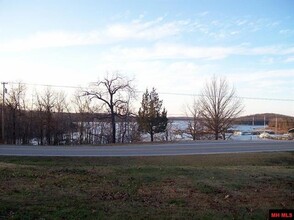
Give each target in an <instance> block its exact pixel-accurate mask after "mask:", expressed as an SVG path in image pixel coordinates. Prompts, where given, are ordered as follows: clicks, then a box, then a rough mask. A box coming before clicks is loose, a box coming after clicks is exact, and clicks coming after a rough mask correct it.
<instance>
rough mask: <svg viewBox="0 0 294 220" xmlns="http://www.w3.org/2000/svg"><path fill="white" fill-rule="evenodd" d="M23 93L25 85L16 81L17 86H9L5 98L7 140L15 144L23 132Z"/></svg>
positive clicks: (24, 93)
mask: <svg viewBox="0 0 294 220" xmlns="http://www.w3.org/2000/svg"><path fill="white" fill-rule="evenodd" d="M25 95H26V87H25V85H24V84H22V83H18V84H17V86H12V87H11V89H10V90H9V93H8V94H7V98H6V106H7V108H8V112H7V117H8V118H7V119H8V120H7V126H8V129H7V130H8V139H9V140H8V141H9V142H12V143H13V144H16V143H17V140H18V141H19V142H20V141H21V136H22V135H23V133H24V129H23V128H24V126H25V125H24V117H25Z"/></svg>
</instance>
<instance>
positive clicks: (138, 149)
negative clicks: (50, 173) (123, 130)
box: [0, 140, 294, 157]
mask: <svg viewBox="0 0 294 220" xmlns="http://www.w3.org/2000/svg"><path fill="white" fill-rule="evenodd" d="M273 151H294V141H271V140H267V141H209V142H203V141H200V142H182V143H164V144H148V143H146V144H138V145H136V144H134V145H115V146H22V145H0V155H11V156H12V155H13V156H64V157H110V156H164V155H193V154H223V153H245V152H273Z"/></svg>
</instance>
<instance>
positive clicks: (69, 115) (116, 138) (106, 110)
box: [1, 73, 243, 145]
mask: <svg viewBox="0 0 294 220" xmlns="http://www.w3.org/2000/svg"><path fill="white" fill-rule="evenodd" d="M27 91H28V89H27V87H26V85H25V84H22V83H18V84H13V85H12V86H11V87H10V89H9V91H8V92H7V93H5V91H4V90H3V92H4V93H5V94H4V95H5V99H4V105H3V104H2V108H1V111H4V118H3V119H4V120H2V118H1V125H2V123H4V131H5V132H4V136H3V137H2V135H1V142H2V143H4V142H5V143H7V144H38V145H59V144H107V143H130V142H136V141H140V136H141V134H142V133H147V134H149V136H150V141H153V140H154V135H155V134H156V133H163V132H166V131H167V129H168V122H169V120H168V114H167V113H168V112H167V110H166V109H165V108H164V107H163V100H160V98H159V95H158V93H157V92H156V89H155V88H152V89H151V90H150V91H149V90H148V89H146V91H145V92H144V93H143V95H142V100H141V106H140V108H139V110H135V109H134V107H133V106H132V103H133V102H134V100H136V99H137V96H136V94H137V93H136V90H135V87H134V85H133V81H132V80H130V79H128V78H127V77H125V76H122V75H120V74H117V73H116V74H107V75H106V76H105V77H104V78H103V79H102V80H98V81H97V82H95V83H91V84H90V85H89V87H88V88H86V89H82V88H81V89H78V90H77V91H76V92H75V93H74V95H72V97H71V98H68V97H67V96H66V94H65V93H64V92H60V91H55V90H53V89H52V88H51V87H47V88H46V89H45V90H44V91H43V92H42V93H40V92H35V94H34V95H33V97H32V100H28V96H27ZM2 95H3V94H1V97H2ZM2 102H3V100H1V103H2ZM242 109H243V105H242V101H241V100H240V99H239V98H237V97H236V92H235V89H234V88H231V87H230V86H229V85H228V83H227V81H226V80H225V79H222V78H218V77H215V76H214V77H212V78H211V80H210V81H209V82H207V83H206V85H205V86H204V88H203V90H202V94H201V96H200V98H199V100H194V102H193V103H191V104H189V105H188V106H187V110H186V115H187V116H188V117H189V118H190V120H189V123H188V128H187V133H188V134H190V135H191V137H192V138H193V140H197V139H200V138H201V137H202V136H203V135H205V134H209V135H213V137H214V139H216V140H217V139H219V138H220V137H223V138H225V135H224V134H225V132H227V130H228V129H229V128H230V127H231V125H232V124H233V121H234V119H235V118H236V117H237V116H238V115H239V114H240V113H241V111H242ZM2 133H3V132H2V126H1V134H2ZM166 139H167V138H166Z"/></svg>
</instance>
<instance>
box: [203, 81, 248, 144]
mask: <svg viewBox="0 0 294 220" xmlns="http://www.w3.org/2000/svg"><path fill="white" fill-rule="evenodd" d="M200 106H201V117H202V118H203V123H204V126H205V127H206V128H207V129H208V131H210V132H212V133H213V134H214V136H215V140H218V138H219V135H222V136H223V138H224V139H225V132H226V131H227V130H228V128H230V127H231V126H232V124H233V122H234V119H235V118H236V117H237V116H238V115H239V114H240V113H241V112H242V110H243V104H242V101H241V99H240V98H238V97H236V91H235V89H234V88H230V87H229V85H228V82H227V81H226V79H223V78H217V77H216V76H213V77H212V79H211V81H210V82H208V83H206V85H205V88H204V89H203V92H202V96H201V98H200Z"/></svg>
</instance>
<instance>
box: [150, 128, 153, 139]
mask: <svg viewBox="0 0 294 220" xmlns="http://www.w3.org/2000/svg"><path fill="white" fill-rule="evenodd" d="M153 135H154V133H153V129H152V128H151V129H150V137H151V142H153Z"/></svg>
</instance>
